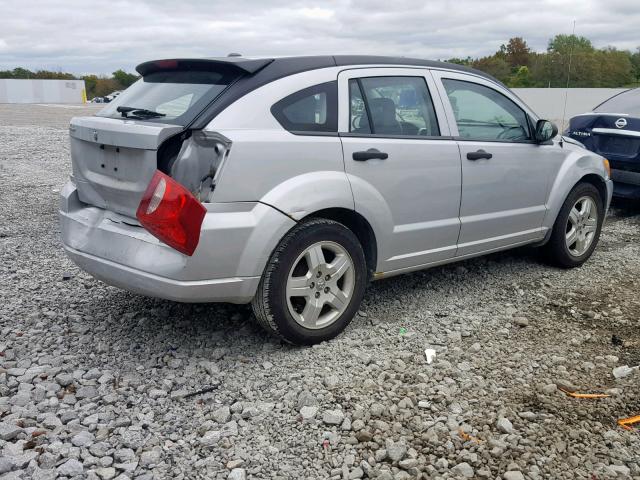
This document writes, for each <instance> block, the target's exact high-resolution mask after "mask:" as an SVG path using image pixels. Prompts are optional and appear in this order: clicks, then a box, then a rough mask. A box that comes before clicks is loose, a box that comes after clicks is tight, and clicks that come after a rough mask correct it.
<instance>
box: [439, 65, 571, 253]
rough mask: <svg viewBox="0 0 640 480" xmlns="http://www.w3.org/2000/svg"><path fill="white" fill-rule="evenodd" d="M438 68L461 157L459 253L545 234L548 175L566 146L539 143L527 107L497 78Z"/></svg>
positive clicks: (441, 86)
mask: <svg viewBox="0 0 640 480" xmlns="http://www.w3.org/2000/svg"><path fill="white" fill-rule="evenodd" d="M433 74H434V77H435V78H436V79H437V82H438V87H439V89H440V92H441V96H442V97H443V98H444V99H445V100H446V101H445V108H446V110H447V113H448V115H449V118H450V124H451V128H452V132H453V135H455V137H456V139H457V141H458V144H459V145H460V153H461V157H462V178H463V180H462V199H461V203H460V222H461V228H460V239H459V241H458V253H457V255H458V256H464V255H470V254H476V253H480V252H487V251H491V250H496V249H500V248H503V247H506V246H512V245H517V244H523V243H527V242H531V241H533V240H536V239H540V238H542V237H544V234H545V232H544V230H543V228H542V221H543V219H544V216H545V214H546V200H547V194H548V189H549V181H550V178H551V174H552V172H553V171H555V170H557V168H559V166H560V165H561V162H562V159H563V158H564V153H563V151H562V149H561V148H559V147H557V146H556V145H553V144H549V145H539V144H537V143H536V142H535V141H534V140H533V125H532V120H531V119H530V117H529V114H528V113H527V112H526V110H525V108H524V105H521V104H519V101H517V99H516V98H515V97H511V96H510V95H509V94H508V92H506V91H504V90H502V89H501V88H500V87H499V86H498V85H496V84H494V83H493V82H491V81H489V80H485V79H482V78H480V77H476V76H472V75H466V74H459V73H453V72H448V71H434V72H433ZM550 143H551V142H550Z"/></svg>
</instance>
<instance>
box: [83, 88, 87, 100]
mask: <svg viewBox="0 0 640 480" xmlns="http://www.w3.org/2000/svg"><path fill="white" fill-rule="evenodd" d="M82 103H87V90H86V89H84V88H83V89H82Z"/></svg>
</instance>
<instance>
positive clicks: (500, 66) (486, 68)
mask: <svg viewBox="0 0 640 480" xmlns="http://www.w3.org/2000/svg"><path fill="white" fill-rule="evenodd" d="M471 66H472V67H473V68H477V69H478V70H482V71H483V72H485V73H488V74H489V75H492V76H494V77H495V78H497V79H498V80H500V81H501V82H507V81H508V79H509V75H510V74H511V67H510V66H509V64H508V63H507V61H506V60H504V59H503V58H500V57H499V56H497V55H492V56H491V57H484V58H480V59H478V60H474V61H473V63H472V64H471Z"/></svg>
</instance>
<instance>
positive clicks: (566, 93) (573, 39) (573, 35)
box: [560, 20, 576, 146]
mask: <svg viewBox="0 0 640 480" xmlns="http://www.w3.org/2000/svg"><path fill="white" fill-rule="evenodd" d="M575 43H576V21H575V20H574V21H573V30H572V32H571V45H570V46H569V67H568V68H567V86H566V88H565V90H564V108H563V109H562V123H561V124H560V128H561V129H563V130H564V122H565V121H566V118H567V100H568V99H569V82H570V81H571V60H572V59H573V46H574V44H575ZM563 143H564V142H563V135H562V133H560V146H562V145H563Z"/></svg>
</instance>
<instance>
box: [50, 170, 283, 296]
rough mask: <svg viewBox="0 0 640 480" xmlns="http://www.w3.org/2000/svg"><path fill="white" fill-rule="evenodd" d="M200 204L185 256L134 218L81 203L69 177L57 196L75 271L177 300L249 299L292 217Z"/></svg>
mask: <svg viewBox="0 0 640 480" xmlns="http://www.w3.org/2000/svg"><path fill="white" fill-rule="evenodd" d="M206 206H207V214H206V215H205V219H204V222H203V225H202V231H201V235H200V243H199V245H198V247H197V249H196V251H195V253H194V255H193V256H191V257H188V256H186V255H183V254H181V253H179V252H178V251H176V250H174V249H172V248H171V247H169V246H167V245H165V244H164V243H162V242H161V241H159V240H158V239H156V238H155V237H154V236H152V235H151V234H150V233H149V232H147V231H146V230H145V229H144V228H142V227H141V226H139V225H137V221H136V219H132V218H129V217H124V216H122V215H118V214H115V213H113V212H110V211H109V210H105V209H102V208H98V207H92V206H89V205H86V204H84V203H82V202H80V200H79V198H78V195H77V190H76V188H75V186H74V185H73V183H71V182H69V183H68V184H67V185H65V187H64V189H63V190H62V191H61V194H60V208H59V217H60V225H61V231H62V243H63V245H64V248H65V251H66V252H67V255H68V256H69V258H71V260H73V261H74V262H75V263H76V264H77V265H78V266H79V267H80V268H81V269H83V270H84V271H86V272H88V273H90V274H91V275H92V276H94V277H96V278H98V279H99V280H102V281H104V282H105V283H108V284H110V285H113V286H116V287H119V288H122V289H124V290H128V291H131V292H135V293H139V294H142V295H147V296H151V297H157V298H164V299H167V300H173V301H179V302H230V303H248V302H250V301H251V299H252V298H253V296H254V295H255V292H256V290H257V287H258V283H259V281H260V277H261V275H262V271H263V269H264V266H265V265H266V262H267V260H268V258H269V256H270V254H271V252H272V250H273V248H275V245H277V242H278V241H279V240H280V238H282V236H283V235H284V234H285V233H286V231H287V230H289V229H290V228H291V227H292V226H293V225H294V224H295V222H294V221H293V220H292V219H290V218H289V217H287V216H285V215H283V214H282V213H280V212H279V211H277V210H275V209H273V208H271V207H269V206H267V205H264V204H261V203H258V202H242V203H229V204H207V205H206Z"/></svg>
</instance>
